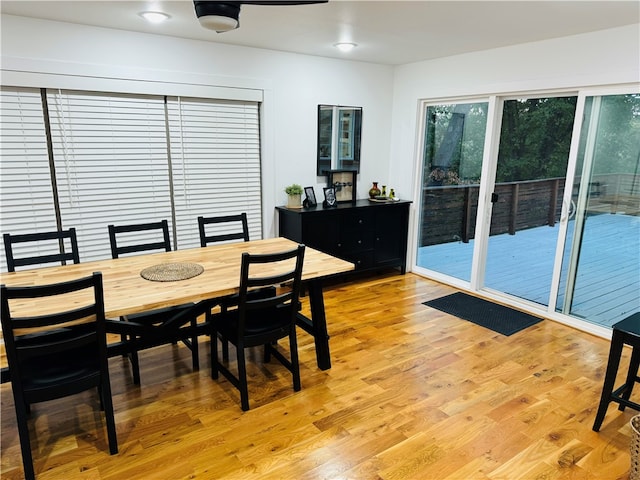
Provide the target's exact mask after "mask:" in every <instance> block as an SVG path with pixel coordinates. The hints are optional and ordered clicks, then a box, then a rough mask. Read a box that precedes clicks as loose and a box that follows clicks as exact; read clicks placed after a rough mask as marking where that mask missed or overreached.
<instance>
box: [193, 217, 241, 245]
mask: <svg viewBox="0 0 640 480" xmlns="http://www.w3.org/2000/svg"><path fill="white" fill-rule="evenodd" d="M211 224H214V225H215V227H212V228H216V231H218V232H224V233H216V234H215V235H207V234H206V231H205V225H211ZM218 227H222V228H218ZM198 229H199V230H200V246H201V247H206V246H207V245H209V244H210V243H218V242H226V241H229V240H244V241H245V242H248V241H249V225H248V223H247V214H246V213H244V212H242V213H240V214H238V215H225V216H220V217H198Z"/></svg>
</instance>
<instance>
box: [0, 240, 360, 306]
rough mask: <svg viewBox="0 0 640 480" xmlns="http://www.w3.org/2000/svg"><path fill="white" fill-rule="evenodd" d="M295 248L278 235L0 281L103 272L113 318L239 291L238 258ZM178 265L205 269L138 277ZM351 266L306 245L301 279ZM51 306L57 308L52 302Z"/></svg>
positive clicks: (39, 281)
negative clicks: (166, 278)
mask: <svg viewBox="0 0 640 480" xmlns="http://www.w3.org/2000/svg"><path fill="white" fill-rule="evenodd" d="M296 245H297V243H295V242H293V241H291V240H288V239H286V238H281V237H280V238H270V239H265V240H254V241H251V242H239V243H229V244H222V245H213V246H210V247H200V248H191V249H185V250H177V251H173V252H162V253H154V254H144V255H137V256H129V257H122V258H118V259H107V260H96V261H92V262H84V263H78V264H72V265H65V266H55V267H45V268H37V269H31V270H21V271H17V272H11V273H1V274H0V283H2V284H5V285H7V286H29V285H43V284H48V283H56V282H63V281H66V280H71V279H74V278H80V277H83V276H88V275H91V273H93V272H102V276H103V284H104V303H105V314H106V316H107V317H110V318H114V317H117V316H120V315H127V314H132V313H139V312H144V311H148V310H153V309H156V308H161V307H167V306H173V305H180V304H183V303H188V302H198V301H201V300H207V299H211V298H215V297H222V296H225V295H230V294H233V293H237V291H238V287H239V284H240V258H241V255H242V253H243V252H249V253H253V254H256V253H275V252H281V251H284V250H291V249H293V248H295V247H296ZM181 262H189V263H197V264H199V265H201V266H202V267H204V271H203V273H201V274H200V275H198V276H196V277H192V278H190V279H187V280H180V281H173V282H158V281H150V280H145V279H144V278H142V277H141V276H140V271H141V270H143V269H145V268H148V267H151V266H154V265H158V264H161V263H181ZM354 268H355V267H354V265H353V263H350V262H347V261H344V260H341V259H339V258H336V257H333V256H331V255H328V254H326V253H322V252H320V251H318V250H314V249H313V248H310V247H307V248H306V251H305V258H304V267H303V271H302V278H303V280H312V279H316V278H321V277H326V276H330V275H334V274H338V273H343V272H348V271H351V270H353V269H354ZM76 295H77V294H76ZM62 297H65V300H64V301H65V307H69V306H70V305H69V302H73V301H74V298H73V296H72V295H66V296H62ZM75 300H77V301H78V303H84V302H81V301H80V299H79V298H77V299H75ZM11 305H12V306H11V308H12V309H14V310H15V312H16V314H18V315H25V314H29V313H34V312H38V311H40V312H41V311H42V310H43V306H42V302H40V304H39V305H36V302H35V301H33V300H30V301H28V302H25V301H19V300H15V303H14V302H12V304H11ZM49 305H51V306H52V307H54V306H55V305H54V304H53V302H50V303H49Z"/></svg>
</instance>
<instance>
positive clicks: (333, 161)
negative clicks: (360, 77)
mask: <svg viewBox="0 0 640 480" xmlns="http://www.w3.org/2000/svg"><path fill="white" fill-rule="evenodd" d="M361 136H362V107H346V106H342V105H318V161H317V173H318V175H326V174H327V173H328V172H329V170H336V169H339V170H343V169H346V170H355V171H357V172H360V140H361Z"/></svg>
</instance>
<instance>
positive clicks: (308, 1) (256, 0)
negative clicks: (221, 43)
mask: <svg viewBox="0 0 640 480" xmlns="http://www.w3.org/2000/svg"><path fill="white" fill-rule="evenodd" d="M237 3H242V4H244V5H312V4H314V3H329V0H290V1H287V0H275V1H268V0H265V1H261V0H246V1H241V2H237Z"/></svg>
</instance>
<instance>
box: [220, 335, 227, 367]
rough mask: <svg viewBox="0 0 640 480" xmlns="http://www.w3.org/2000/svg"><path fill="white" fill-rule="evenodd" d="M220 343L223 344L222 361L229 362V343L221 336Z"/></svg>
mask: <svg viewBox="0 0 640 480" xmlns="http://www.w3.org/2000/svg"><path fill="white" fill-rule="evenodd" d="M219 338H220V343H222V360H225V361H227V360H229V341H228V340H227V339H226V338H224V337H223V336H222V335H220V337H219Z"/></svg>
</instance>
